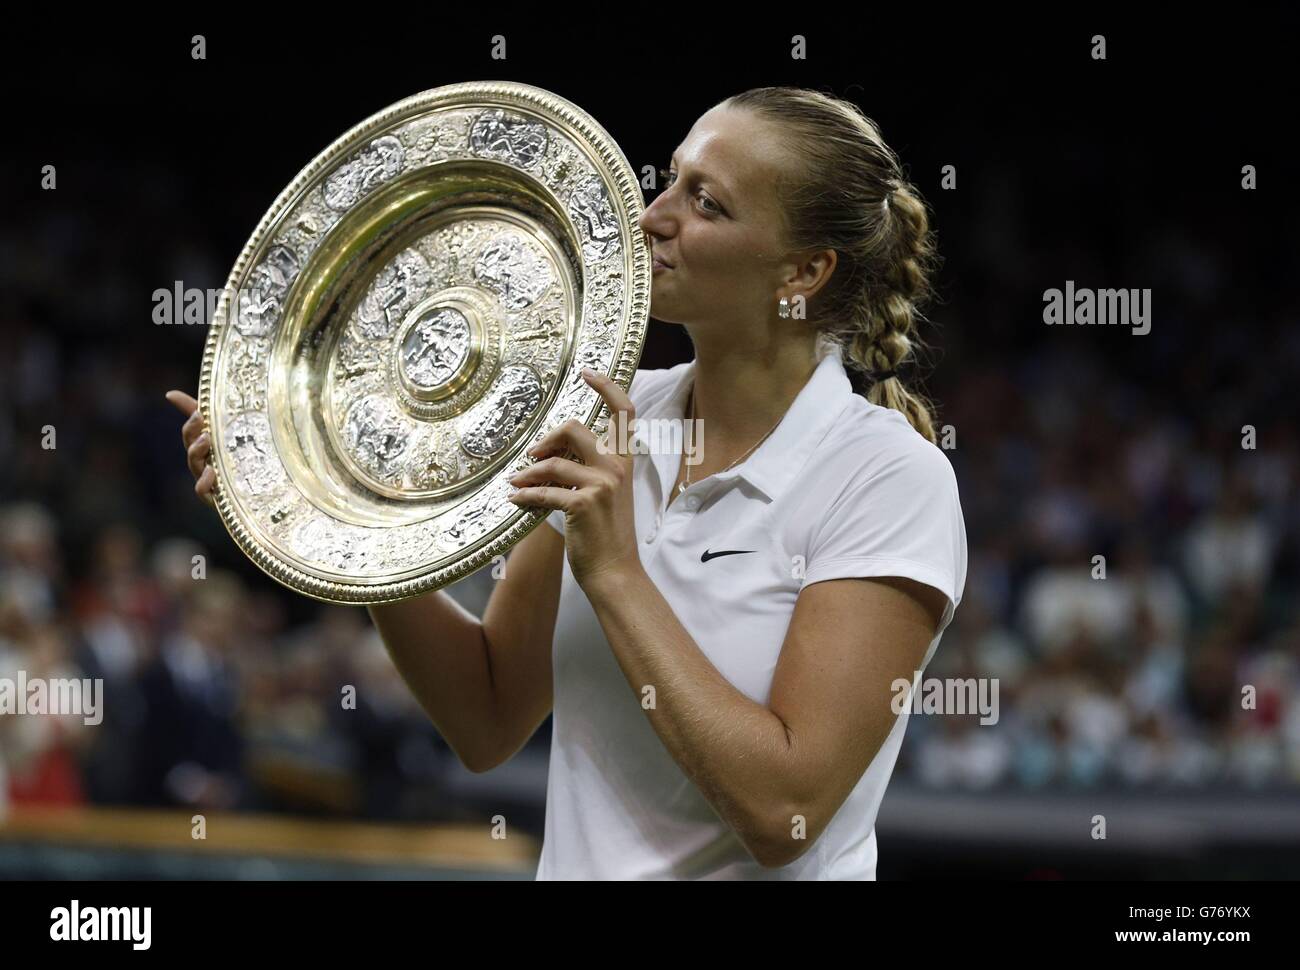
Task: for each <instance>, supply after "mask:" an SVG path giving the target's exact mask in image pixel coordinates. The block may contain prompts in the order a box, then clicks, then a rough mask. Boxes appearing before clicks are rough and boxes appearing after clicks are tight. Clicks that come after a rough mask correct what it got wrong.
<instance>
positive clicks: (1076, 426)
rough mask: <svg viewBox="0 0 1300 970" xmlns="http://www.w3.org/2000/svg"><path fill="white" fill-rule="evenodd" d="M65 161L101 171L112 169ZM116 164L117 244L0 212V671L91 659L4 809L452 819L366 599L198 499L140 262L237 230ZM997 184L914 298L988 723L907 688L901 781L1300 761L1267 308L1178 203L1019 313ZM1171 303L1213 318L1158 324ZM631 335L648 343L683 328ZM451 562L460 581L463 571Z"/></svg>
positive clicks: (445, 760) (431, 737)
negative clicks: (1166, 217) (177, 217)
mask: <svg viewBox="0 0 1300 970" xmlns="http://www.w3.org/2000/svg"><path fill="white" fill-rule="evenodd" d="M142 164H143V163H142ZM82 175H83V177H84V179H85V180H86V182H87V187H86V188H85V191H86V192H87V193H88V194H89V195H90V196H92V197H94V198H97V199H105V200H112V199H113V198H115V197H116V196H115V195H114V192H115V190H116V189H117V188H120V184H121V183H120V181H114V180H115V179H118V180H120V179H121V178H122V177H123V176H122V174H121V173H120V172H116V173H115V172H114V171H112V170H108V169H106V170H87V171H85V172H84V173H82ZM131 177H132V178H133V179H134V180H135V182H136V183H138V184H148V185H149V187H150V191H149V193H148V195H147V196H133V197H132V198H131V199H130V205H131V207H132V208H131V213H130V219H129V220H118V221H117V222H115V223H114V224H115V225H119V226H126V225H128V223H133V224H134V225H136V226H137V227H140V226H147V227H151V228H150V229H149V231H147V232H146V231H144V230H142V229H138V228H137V230H135V231H136V237H134V241H133V243H132V244H131V245H110V244H109V243H110V242H111V240H107V239H106V238H105V237H103V236H102V234H101V229H100V226H101V225H102V223H103V219H105V218H110V219H111V218H115V217H110V216H105V215H104V214H103V213H100V214H99V215H92V214H89V212H88V210H86V209H84V208H78V207H76V206H66V205H65V206H60V207H49V208H42V207H39V206H31V207H29V209H28V211H24V212H21V213H17V214H16V218H15V219H14V220H10V219H6V224H5V225H4V227H3V235H0V272H2V273H3V274H4V278H3V280H2V281H0V282H3V290H2V295H0V678H4V677H14V676H16V672H17V671H19V670H25V671H26V672H27V675H28V676H29V677H49V678H56V677H64V676H70V677H89V678H102V679H103V682H104V685H105V702H104V720H103V723H102V724H101V725H98V726H94V727H90V726H86V725H85V724H84V723H82V720H81V719H80V718H77V717H25V718H19V717H11V716H0V805H3V804H5V803H8V804H17V803H64V804H76V803H94V804H106V805H114V804H116V805H123V804H130V805H177V806H194V807H207V808H249V809H265V810H294V811H305V812H313V811H316V812H325V813H339V814H349V815H357V816H364V817H369V818H436V817H446V816H448V815H452V816H454V815H455V812H456V811H457V809H456V806H455V804H454V800H452V799H449V798H448V797H447V796H446V790H447V789H446V786H447V782H448V778H449V777H450V773H451V772H454V771H457V770H459V766H458V764H457V762H456V760H455V757H454V755H453V754H452V753H451V752H450V750H449V749H448V748H447V746H446V744H445V743H444V742H443V741H442V740H441V738H440V737H439V736H438V734H437V731H436V730H435V729H434V728H433V727H432V725H431V724H430V722H429V720H428V718H427V717H426V716H425V715H424V714H423V712H422V711H421V710H420V708H419V707H418V705H417V704H416V702H415V701H414V700H413V699H412V697H411V695H410V693H409V691H407V690H406V688H405V686H404V685H403V683H402V681H401V680H400V678H399V676H398V675H397V674H396V672H395V671H394V669H393V667H392V664H391V663H390V662H389V660H388V657H387V654H386V652H385V650H384V647H383V645H382V643H381V642H380V641H379V639H378V637H377V635H376V634H375V632H374V631H373V629H372V627H371V624H370V622H369V619H368V617H367V615H366V613H365V611H364V610H363V609H360V608H346V607H331V606H326V605H324V604H319V603H316V602H315V601H311V600H307V599H306V598H304V597H299V596H295V595H293V594H290V593H289V592H287V591H285V590H284V589H282V588H281V587H279V586H278V585H276V584H275V583H274V582H273V581H271V580H270V579H269V578H267V577H265V576H264V575H263V574H261V573H260V572H259V571H258V570H256V568H255V567H253V566H252V565H251V564H249V563H248V562H247V561H246V560H245V559H244V557H243V556H242V555H240V554H239V553H238V551H237V550H236V549H235V547H234V546H233V544H232V543H231V542H230V540H229V538H228V537H227V536H226V534H225V532H224V529H223V528H222V527H221V524H220V522H219V521H218V519H217V516H216V514H215V513H213V512H212V511H211V510H210V509H208V508H207V507H205V506H203V505H202V504H201V503H199V502H198V501H197V500H196V499H195V497H194V494H193V480H192V478H191V477H190V475H189V473H188V471H187V469H186V468H185V464H184V460H183V452H182V446H181V440H180V424H181V416H180V415H179V413H178V412H176V411H175V410H174V409H173V408H172V407H171V406H170V405H169V404H168V403H167V402H166V401H165V400H164V399H163V392H164V391H166V390H167V389H169V388H172V387H178V388H183V389H187V390H189V391H191V392H193V391H194V390H195V384H196V381H197V375H198V368H199V360H200V356H201V349H202V343H203V340H204V338H205V336H206V331H205V330H204V328H203V327H201V326H157V325H154V324H153V323H152V322H151V310H152V293H153V291H154V290H155V289H156V288H160V287H161V288H167V289H170V288H171V286H172V285H173V282H174V281H175V280H182V281H184V284H185V286H187V287H199V288H208V287H219V286H221V285H223V283H224V282H225V280H224V276H225V273H226V271H227V270H228V261H229V258H230V257H231V255H232V252H227V251H226V248H225V247H222V246H218V245H217V244H214V243H204V242H202V241H201V240H200V238H199V237H198V236H197V235H196V234H195V233H193V232H190V231H185V232H182V231H181V230H180V229H177V230H175V231H174V232H168V231H167V230H165V229H159V228H157V227H159V226H166V225H169V224H171V221H170V220H169V219H168V213H169V212H170V211H172V209H174V208H175V207H176V206H179V205H184V204H187V197H186V195H185V191H184V185H183V184H182V183H180V182H178V181H177V180H176V178H175V177H174V176H173V175H171V174H169V173H168V172H167V171H166V170H165V169H162V168H158V169H152V170H149V171H145V172H141V171H133V172H132V174H131ZM995 188H996V187H995ZM995 188H994V189H990V190H988V191H986V192H985V193H984V195H982V196H981V198H982V199H983V203H982V204H983V205H986V206H987V210H986V211H979V212H974V213H969V215H970V217H971V218H970V219H969V220H968V222H969V224H970V225H971V226H974V227H977V228H975V229H972V230H971V231H972V232H974V233H976V235H975V236H972V237H971V238H968V239H965V240H962V239H961V237H958V239H957V243H956V244H955V245H953V246H952V247H951V250H950V253H949V257H948V258H949V261H950V262H953V261H955V260H956V258H957V257H956V253H959V252H966V253H971V254H975V255H973V256H972V257H971V258H970V259H969V260H967V261H965V264H964V268H963V273H964V274H966V276H967V278H979V279H981V280H983V285H984V289H982V290H981V289H978V288H972V287H969V286H967V287H965V288H964V290H963V291H962V292H959V293H956V294H954V295H953V297H952V298H951V300H950V302H949V304H948V305H947V306H945V307H944V308H943V309H941V310H939V311H936V312H933V313H932V316H934V317H935V318H936V319H937V320H939V321H942V323H943V331H942V333H941V334H940V335H939V336H938V337H937V339H934V340H933V342H934V343H936V344H937V345H939V346H941V347H942V348H943V350H944V353H943V357H944V360H943V361H942V362H941V363H940V365H939V366H938V367H937V368H936V369H935V371H934V375H933V378H932V380H931V381H930V382H929V384H928V390H929V392H930V393H931V395H932V396H933V397H934V398H935V399H936V400H937V401H938V402H939V404H940V412H939V424H940V425H951V427H952V428H953V429H955V432H956V438H955V447H953V448H952V449H951V450H949V451H948V452H947V454H948V455H949V457H950V460H951V461H952V462H953V464H954V467H955V469H956V471H957V476H958V481H959V484H960V488H961V494H962V503H963V510H964V513H965V517H966V524H967V531H968V537H969V539H970V562H969V571H968V574H969V582H968V585H967V588H966V592H965V599H964V601H963V603H962V605H961V607H960V608H959V609H958V611H957V615H956V619H955V620H954V622H953V624H952V625H951V626H950V627H949V629H948V631H947V632H946V634H945V636H944V639H943V642H942V644H941V646H940V649H939V651H938V653H937V655H936V657H935V659H934V661H933V662H932V664H931V665H930V667H929V669H928V670H927V671H926V676H929V677H941V678H966V677H976V678H997V683H998V685H999V694H998V697H999V706H1000V710H999V718H998V721H997V723H996V724H992V725H983V726H982V725H980V723H979V719H978V717H975V716H969V715H967V716H960V715H925V716H914V717H913V719H912V723H911V726H910V727H909V735H908V740H907V742H906V743H905V744H904V746H903V752H902V755H901V758H900V763H899V768H898V776H899V777H906V778H912V779H915V780H916V781H918V782H920V783H922V784H925V785H931V786H936V787H973V788H991V787H996V786H1011V787H1027V788H1038V789H1045V788H1049V787H1051V788H1055V787H1059V786H1097V785H1119V786H1161V785H1172V786H1185V787H1189V788H1193V789H1205V788H1208V787H1211V786H1228V787H1234V788H1252V789H1254V788H1258V787H1260V786H1294V785H1297V784H1300V611H1297V596H1296V593H1297V590H1300V501H1298V499H1300V495H1298V489H1300V457H1298V456H1297V449H1296V441H1295V435H1294V429H1295V427H1296V416H1295V405H1294V403H1293V395H1292V394H1291V389H1290V388H1288V387H1287V386H1286V383H1285V375H1286V374H1288V373H1291V374H1293V373H1297V372H1300V330H1297V329H1296V328H1294V327H1289V326H1288V325H1287V323H1288V321H1289V319H1290V317H1289V316H1288V315H1289V314H1293V313H1294V311H1295V305H1294V303H1291V304H1289V305H1286V304H1284V305H1281V306H1277V305H1272V306H1262V307H1250V308H1245V307H1242V306H1241V305H1240V304H1239V302H1235V301H1233V300H1232V299H1231V293H1230V292H1229V291H1228V288H1227V287H1226V286H1225V284H1224V278H1225V277H1226V276H1228V275H1230V273H1231V272H1232V270H1231V267H1229V266H1228V265H1227V262H1226V260H1227V256H1226V250H1225V249H1224V248H1214V247H1207V246H1201V247H1197V246H1196V245H1194V244H1193V243H1191V242H1189V241H1188V240H1185V239H1182V238H1178V237H1177V234H1170V235H1169V236H1167V237H1165V238H1163V239H1157V240H1154V241H1153V240H1150V239H1139V240H1137V241H1136V242H1135V243H1134V244H1133V245H1134V251H1135V252H1137V251H1140V252H1143V253H1145V252H1160V253H1162V254H1164V259H1165V262H1164V263H1161V264H1159V265H1155V264H1152V265H1149V266H1148V265H1145V264H1142V263H1141V262H1140V257H1138V256H1134V257H1132V258H1133V259H1135V260H1138V261H1137V262H1132V263H1131V264H1130V263H1124V262H1121V263H1119V264H1118V265H1120V266H1121V268H1122V269H1123V270H1125V271H1129V272H1130V278H1131V279H1136V280H1139V281H1146V280H1153V279H1154V280H1157V281H1162V280H1164V281H1165V282H1167V285H1165V287H1164V288H1163V289H1162V290H1161V291H1160V292H1161V293H1162V298H1163V299H1164V302H1163V303H1158V305H1157V306H1158V309H1157V320H1156V323H1155V325H1154V327H1153V331H1152V334H1151V335H1150V337H1144V338H1141V339H1136V338H1133V337H1131V335H1129V334H1127V333H1121V334H1118V335H1117V334H1116V333H1115V332H1114V331H1110V332H1105V331H1103V330H1101V329H1082V328H1074V329H1069V330H1066V329H1065V328H1053V330H1054V332H1052V333H1050V334H1044V333H1043V332H1042V331H1044V330H1046V329H1048V328H1044V327H1042V326H1041V324H1039V323H1037V318H1036V316H1035V301H1036V299H1037V297H1035V296H1034V291H1035V290H1039V291H1041V289H1042V288H1043V286H1044V285H1050V284H1057V285H1059V283H1060V282H1061V281H1060V280H1056V279H1054V278H1051V277H1048V276H1046V274H1045V271H1044V269H1043V265H1044V264H1043V263H1042V260H1044V259H1046V258H1049V255H1050V254H1047V253H1045V252H1044V249H1043V247H1038V248H1037V249H1032V250H1031V248H1030V247H1028V246H1027V244H1026V243H1025V242H1024V241H1023V240H1024V239H1027V238H1033V237H1034V232H1033V231H1032V227H1031V226H1030V224H1029V221H1028V220H1030V219H1031V218H1032V215H1033V214H1032V212H1030V211H1028V209H1027V207H1025V206H1023V205H1021V206H1017V205H1016V204H1015V199H1014V197H1013V196H1014V193H1013V192H1010V191H1008V192H1006V193H1005V194H1004V195H999V194H998V192H997V191H996V190H995ZM190 201H192V200H190ZM113 204H114V203H112V202H111V201H106V202H104V203H103V205H105V206H111V205H113ZM123 204H125V203H123ZM1018 220H1019V221H1018ZM1135 220H1136V221H1137V222H1138V223H1141V221H1142V220H1141V217H1140V216H1137V217H1135ZM1154 221H1155V220H1153V222H1154ZM20 224H21V226H22V228H21V229H19V228H18V226H19V225H20ZM250 224H251V223H250ZM1219 230H1221V231H1223V232H1225V233H1226V231H1227V230H1226V229H1224V228H1223V227H1219ZM124 231H125V230H124ZM963 247H964V248H963ZM980 254H983V255H982V256H981V255H980ZM1035 258H1037V259H1038V260H1039V262H1038V263H1037V264H1036V263H1035V262H1034V259H1035ZM981 259H983V260H985V262H981ZM1171 266H1172V267H1174V269H1172V270H1170V269H1169V267H1171ZM1162 273H1165V277H1162V276H1161V274H1162ZM1081 275H1082V274H1081ZM1094 277H1095V274H1094ZM1045 278H1046V279H1048V281H1049V283H1048V284H1044V283H1043V282H1042V281H1043V279H1045ZM1025 293H1028V294H1029V296H1028V298H1025V296H1024V294H1025ZM1171 293H1175V294H1178V295H1177V297H1175V298H1169V294H1171ZM1180 301H1181V302H1180ZM1026 315H1028V319H1027V320H1026V319H1025V318H1026ZM1016 319H1020V320H1022V322H1021V323H1020V324H1015V325H1014V326H1013V324H1012V323H1011V322H1010V321H1014V320H1016ZM1193 321H1195V322H1196V323H1197V326H1199V327H1200V328H1201V329H1200V330H1198V331H1196V332H1197V333H1200V334H1203V335H1204V338H1205V340H1206V341H1210V342H1207V343H1201V342H1198V340H1197V339H1195V338H1194V337H1192V338H1189V337H1187V336H1186V335H1185V334H1184V333H1182V332H1180V327H1182V326H1184V325H1186V326H1187V327H1191V326H1192V322H1193ZM1207 321H1209V323H1210V324H1211V326H1209V327H1208V328H1207ZM1031 332H1032V334H1033V339H1032V340H1026V339H1022V335H1023V334H1025V333H1031ZM656 339H657V338H656V337H655V336H654V335H653V330H652V338H651V342H652V345H651V348H649V349H648V353H647V357H646V358H645V360H643V363H642V366H670V365H671V364H672V363H675V362H676V361H677V360H678V359H682V358H681V357H680V356H675V354H676V353H677V351H678V350H679V349H680V345H677V347H676V348H673V349H672V353H668V352H666V348H668V347H669V345H668V344H667V343H660V344H658V345H657V346H656V345H655V343H654V342H655V340H656ZM1121 356H1122V357H1124V358H1126V359H1127V366H1117V364H1116V360H1117V357H1121ZM1244 425H1250V426H1252V428H1253V432H1254V433H1253V439H1252V437H1251V436H1250V435H1247V434H1244V433H1243V431H1242V428H1243V426H1244ZM51 446H52V447H51ZM198 573H201V574H202V576H203V578H202V579H196V578H195V577H196V574H198ZM461 585H463V586H466V588H467V589H469V590H470V594H469V596H468V599H469V600H470V601H472V605H474V606H476V607H479V608H481V606H482V602H483V600H484V597H485V595H486V590H487V589H489V588H490V580H488V579H486V573H485V572H484V573H480V574H478V576H476V577H471V578H470V579H469V580H466V581H465V583H464V584H461ZM348 687H355V688H356V689H355V709H353V708H351V707H349V706H348V705H347V704H346V703H345V696H346V695H347V688H348ZM548 735H549V729H548V728H547V727H544V728H543V729H542V730H541V731H539V732H538V736H537V737H536V738H535V739H534V744H535V745H538V746H542V747H544V746H545V745H546V744H547V743H548ZM498 770H499V771H503V772H508V771H509V770H511V769H510V767H509V765H507V766H503V767H502V768H501V769H498ZM543 797H544V791H543V790H538V791H537V798H538V800H540V799H542V798H543Z"/></svg>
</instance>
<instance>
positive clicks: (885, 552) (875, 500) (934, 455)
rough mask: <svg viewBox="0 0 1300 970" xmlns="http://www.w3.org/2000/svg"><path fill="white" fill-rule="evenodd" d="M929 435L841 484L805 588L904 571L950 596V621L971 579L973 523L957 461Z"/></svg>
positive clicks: (817, 539)
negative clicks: (967, 516)
mask: <svg viewBox="0 0 1300 970" xmlns="http://www.w3.org/2000/svg"><path fill="white" fill-rule="evenodd" d="M922 441H923V444H922V445H918V446H916V447H909V448H907V449H901V450H900V452H899V454H897V455H891V456H889V457H888V458H886V459H884V460H883V461H882V462H880V463H878V466H877V468H875V469H874V470H871V471H864V472H862V473H860V474H859V475H857V476H855V477H853V478H851V479H850V480H849V482H848V483H847V484H846V485H845V486H844V487H843V488H841V489H840V490H839V492H838V494H837V495H836V496H835V497H834V499H833V500H832V501H831V502H830V503H829V506H828V508H827V511H826V515H825V517H824V518H823V519H822V521H821V524H820V525H819V526H818V527H817V529H816V530H815V531H814V533H813V536H812V539H811V540H810V543H809V551H808V558H807V564H806V569H805V573H804V582H803V585H804V586H809V585H811V584H813V583H820V582H824V581H825V580H828V579H849V578H867V577H872V576H904V577H906V578H908V579H914V580H916V581H917V582H919V583H925V584H926V585H927V586H933V587H934V588H936V589H938V590H939V591H940V592H942V593H943V594H944V595H945V596H947V597H948V601H949V607H950V608H949V610H948V611H947V616H946V619H945V625H946V622H947V620H950V619H951V617H952V611H954V610H955V609H956V607H957V604H958V603H960V602H961V596H962V589H963V587H964V586H965V585H966V525H965V521H964V519H963V516H962V511H961V501H960V497H959V495H958V491H957V478H956V475H955V474H954V473H953V469H952V464H951V463H950V462H949V461H948V457H947V456H946V455H945V454H944V453H943V452H942V451H941V450H940V449H939V448H937V447H935V446H934V445H932V444H930V443H929V442H928V441H924V439H922Z"/></svg>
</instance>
